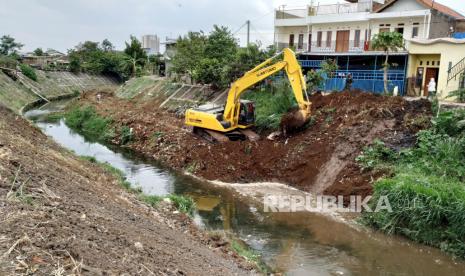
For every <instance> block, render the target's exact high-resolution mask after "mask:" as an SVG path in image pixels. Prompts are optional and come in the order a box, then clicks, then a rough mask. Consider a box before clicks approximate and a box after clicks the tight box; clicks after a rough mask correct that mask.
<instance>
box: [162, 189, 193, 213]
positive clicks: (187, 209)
mask: <svg viewBox="0 0 465 276" xmlns="http://www.w3.org/2000/svg"><path fill="white" fill-rule="evenodd" d="M168 198H169V199H170V200H171V201H172V202H173V204H174V206H175V207H176V209H178V210H179V211H180V212H182V213H185V214H188V215H189V216H192V215H193V214H194V210H195V202H194V200H193V199H192V198H190V197H187V196H182V195H175V194H172V195H169V196H168Z"/></svg>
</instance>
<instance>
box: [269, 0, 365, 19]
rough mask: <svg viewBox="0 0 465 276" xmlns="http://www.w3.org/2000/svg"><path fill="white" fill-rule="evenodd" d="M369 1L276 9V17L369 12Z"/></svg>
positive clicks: (291, 17)
mask: <svg viewBox="0 0 465 276" xmlns="http://www.w3.org/2000/svg"><path fill="white" fill-rule="evenodd" d="M371 10H372V6H371V3H342V4H333V5H321V6H320V5H318V6H307V7H306V8H291V9H285V10H276V13H275V18H276V19H296V18H306V17H307V16H317V15H330V14H348V13H357V12H370V11H371Z"/></svg>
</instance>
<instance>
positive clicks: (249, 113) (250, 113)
mask: <svg viewBox="0 0 465 276" xmlns="http://www.w3.org/2000/svg"><path fill="white" fill-rule="evenodd" d="M240 104H241V106H240V109H239V125H242V126H249V125H253V124H254V123H255V102H253V101H249V100H240Z"/></svg>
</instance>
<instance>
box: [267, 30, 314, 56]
mask: <svg viewBox="0 0 465 276" xmlns="http://www.w3.org/2000/svg"><path fill="white" fill-rule="evenodd" d="M291 34H294V47H295V49H297V44H298V42H299V34H303V35H304V45H303V47H302V48H303V49H302V50H305V51H306V50H307V49H308V27H307V26H294V27H275V43H277V44H278V45H277V46H278V48H279V49H282V48H284V47H288V46H289V36H290V35H291Z"/></svg>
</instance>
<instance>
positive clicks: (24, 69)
mask: <svg viewBox="0 0 465 276" xmlns="http://www.w3.org/2000/svg"><path fill="white" fill-rule="evenodd" d="M19 69H21V73H23V75H25V76H26V77H28V78H30V79H31V80H33V81H37V74H36V70H34V68H32V67H31V66H29V65H27V64H24V63H21V64H20V65H19Z"/></svg>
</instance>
